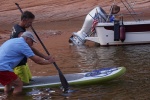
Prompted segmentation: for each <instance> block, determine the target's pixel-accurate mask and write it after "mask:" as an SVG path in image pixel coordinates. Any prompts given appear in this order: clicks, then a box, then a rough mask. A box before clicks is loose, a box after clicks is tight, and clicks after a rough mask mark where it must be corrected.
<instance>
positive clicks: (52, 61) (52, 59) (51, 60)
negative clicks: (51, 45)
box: [47, 56, 55, 63]
mask: <svg viewBox="0 0 150 100" xmlns="http://www.w3.org/2000/svg"><path fill="white" fill-rule="evenodd" d="M47 60H48V61H49V62H50V63H54V62H55V58H54V57H52V56H49V58H48V59H47Z"/></svg>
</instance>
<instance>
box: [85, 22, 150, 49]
mask: <svg viewBox="0 0 150 100" xmlns="http://www.w3.org/2000/svg"><path fill="white" fill-rule="evenodd" d="M124 27H125V40H124V41H123V42H122V41H121V40H119V41H115V39H114V23H98V24H97V26H96V35H95V37H87V38H86V40H90V41H94V42H97V43H99V44H100V45H102V46H105V45H127V44H146V43H150V38H149V37H150V21H140V22H124Z"/></svg>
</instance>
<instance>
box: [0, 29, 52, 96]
mask: <svg viewBox="0 0 150 100" xmlns="http://www.w3.org/2000/svg"><path fill="white" fill-rule="evenodd" d="M33 42H36V41H35V39H34V36H33V34H32V33H31V32H29V31H26V32H24V33H23V34H22V35H21V37H19V38H14V39H10V40H7V41H6V42H5V43H3V44H2V45H1V47H0V83H1V84H2V85H4V86H5V89H4V92H5V93H6V94H7V93H8V92H9V91H10V90H11V88H12V86H13V87H14V91H13V93H14V94H18V93H20V92H22V86H23V82H22V81H21V80H20V78H19V77H18V76H17V75H16V74H15V73H14V72H13V69H14V68H15V67H16V66H17V65H18V64H19V63H20V61H21V60H22V59H23V58H24V57H27V58H30V59H31V60H33V61H34V62H35V63H37V64H41V65H47V64H51V63H53V62H54V58H53V57H49V59H47V60H45V59H43V58H42V57H39V56H37V55H35V54H34V52H33V51H32V49H31V47H32V45H33Z"/></svg>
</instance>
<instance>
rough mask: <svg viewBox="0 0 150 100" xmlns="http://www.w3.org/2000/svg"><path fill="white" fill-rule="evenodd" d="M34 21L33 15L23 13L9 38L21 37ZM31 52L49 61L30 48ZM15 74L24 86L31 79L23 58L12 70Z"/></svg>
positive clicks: (25, 59) (27, 12)
mask: <svg viewBox="0 0 150 100" xmlns="http://www.w3.org/2000/svg"><path fill="white" fill-rule="evenodd" d="M34 19H35V15H34V14H33V13H32V12H30V11H24V12H23V14H22V16H21V21H20V23H19V24H15V25H14V26H13V28H12V34H11V35H10V38H18V37H20V36H21V34H22V33H23V32H25V31H26V29H27V28H29V27H30V26H31V25H32V22H33V21H34ZM31 49H32V51H33V52H34V53H35V54H36V55H38V56H40V57H43V58H45V59H49V56H45V55H44V54H42V53H40V52H38V50H36V49H35V48H33V47H31ZM14 72H15V74H17V75H18V77H19V78H20V79H21V80H22V82H23V83H24V84H28V83H29V82H30V80H31V78H32V74H31V71H30V69H29V66H28V64H27V58H26V57H24V58H23V59H22V60H21V62H20V63H19V64H18V65H17V67H15V68H14Z"/></svg>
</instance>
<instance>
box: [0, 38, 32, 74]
mask: <svg viewBox="0 0 150 100" xmlns="http://www.w3.org/2000/svg"><path fill="white" fill-rule="evenodd" d="M34 55H35V54H34V53H33V51H32V50H31V48H30V47H29V45H28V44H27V43H26V41H25V40H24V38H23V37H20V38H14V39H10V40H7V41H6V42H5V43H3V44H2V45H1V47H0V71H12V72H13V69H14V68H15V67H16V66H17V65H18V64H19V62H20V61H21V60H22V59H23V57H24V56H26V57H27V58H29V57H32V56H34Z"/></svg>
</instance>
